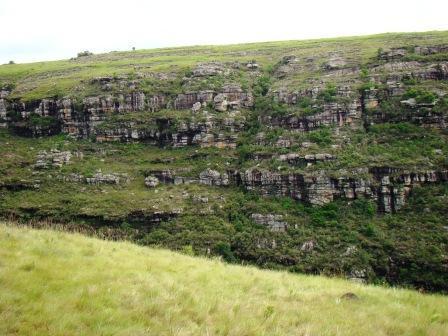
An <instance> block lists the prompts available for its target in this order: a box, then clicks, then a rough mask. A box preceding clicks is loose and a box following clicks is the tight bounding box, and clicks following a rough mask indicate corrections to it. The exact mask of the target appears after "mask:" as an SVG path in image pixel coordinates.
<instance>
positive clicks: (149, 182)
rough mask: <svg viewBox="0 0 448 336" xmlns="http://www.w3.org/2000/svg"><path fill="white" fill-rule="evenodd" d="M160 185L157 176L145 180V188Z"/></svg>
mask: <svg viewBox="0 0 448 336" xmlns="http://www.w3.org/2000/svg"><path fill="white" fill-rule="evenodd" d="M158 185H159V179H158V178H157V177H155V176H147V177H146V178H145V186H147V187H148V188H155V187H157V186H158Z"/></svg>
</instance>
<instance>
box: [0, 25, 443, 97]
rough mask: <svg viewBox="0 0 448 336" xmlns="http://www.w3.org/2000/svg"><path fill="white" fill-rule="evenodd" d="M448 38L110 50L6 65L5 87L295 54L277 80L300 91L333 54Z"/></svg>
mask: <svg viewBox="0 0 448 336" xmlns="http://www.w3.org/2000/svg"><path fill="white" fill-rule="evenodd" d="M447 36H448V32H446V31H433V32H424V33H390V34H379V35H370V36H358V37H343V38H326V39H316V40H303V41H277V42H263V43H247V44H237V45H223V46H192V47H180V48H163V49H150V50H137V51H132V52H131V51H128V52H109V53H105V54H98V55H93V56H88V57H81V58H76V59H72V60H60V61H51V62H36V63H27V64H12V65H1V66H0V86H1V85H3V84H14V85H15V89H14V90H13V92H12V97H20V98H22V99H23V100H24V101H30V100H35V99H41V98H44V97H54V96H63V95H73V96H78V97H79V96H84V95H89V94H95V93H97V92H95V90H94V89H93V88H92V87H90V86H89V85H88V81H89V80H90V79H92V78H94V77H98V76H115V75H120V76H122V75H125V76H135V75H136V74H140V75H143V76H146V75H151V74H154V73H161V72H163V73H175V74H177V75H178V76H180V77H182V76H184V75H185V73H186V72H188V71H189V70H190V69H191V68H193V67H194V66H195V65H196V64H197V63H199V62H210V61H218V62H235V61H237V62H241V63H244V62H248V61H251V60H253V59H255V60H256V61H257V62H258V63H259V64H260V65H261V66H262V67H263V69H265V70H266V69H269V68H270V67H273V66H275V64H277V63H278V62H279V60H280V59H281V57H283V56H285V55H291V54H293V55H296V56H297V57H298V58H299V60H300V65H301V67H302V68H303V69H302V71H300V72H299V73H295V74H293V75H292V76H288V77H287V78H285V79H282V80H278V81H276V82H275V83H274V84H273V86H274V88H280V87H292V88H294V89H297V88H299V87H305V86H306V85H307V84H306V81H305V80H313V79H316V78H318V77H320V76H322V71H321V66H322V65H323V64H324V62H325V61H326V60H327V59H328V57H329V53H330V52H334V51H335V50H338V51H339V54H340V55H341V56H342V57H344V58H345V59H346V61H347V64H348V66H351V67H357V66H360V65H362V64H365V63H366V62H368V61H371V59H372V58H374V57H375V55H376V53H377V50H378V48H383V49H387V48H393V47H407V46H414V45H421V46H425V45H437V44H443V43H446V40H447ZM308 57H312V58H313V62H312V64H311V65H312V66H310V63H307V61H306V59H307V58H308ZM356 76H357V75H356ZM343 77H344V78H342V77H341V78H340V79H342V80H343V81H345V80H348V79H349V78H346V77H347V76H343ZM352 77H353V76H352ZM350 79H351V80H353V78H350ZM330 80H334V78H330ZM92 90H93V91H92ZM184 90H189V88H187V87H186V88H184Z"/></svg>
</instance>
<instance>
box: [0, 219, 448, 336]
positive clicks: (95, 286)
mask: <svg viewBox="0 0 448 336" xmlns="http://www.w3.org/2000/svg"><path fill="white" fill-rule="evenodd" d="M347 292H354V293H355V294H356V295H357V296H358V297H359V300H344V299H340V297H341V296H342V295H343V294H344V293H347ZM447 333H448V298H446V297H443V296H438V295H422V294H419V293H417V292H413V291H409V290H397V289H385V288H380V287H374V286H363V285H359V284H355V283H351V282H347V281H343V280H337V279H326V278H323V277H312V276H298V275H292V274H288V273H281V272H273V271H261V270H257V269H255V268H251V267H239V266H230V265H226V264H224V263H222V262H219V261H217V260H207V259H200V258H193V257H189V256H185V255H180V254H176V253H173V252H168V251H165V250H157V249H149V248H144V247H138V246H136V245H132V244H130V243H125V242H107V241H101V240H97V239H92V238H86V237H84V236H81V235H76V234H67V233H62V232H55V231H36V230H31V229H24V228H16V227H13V226H10V225H7V224H4V223H3V224H0V334H1V335H238V336H242V335H446V334H447Z"/></svg>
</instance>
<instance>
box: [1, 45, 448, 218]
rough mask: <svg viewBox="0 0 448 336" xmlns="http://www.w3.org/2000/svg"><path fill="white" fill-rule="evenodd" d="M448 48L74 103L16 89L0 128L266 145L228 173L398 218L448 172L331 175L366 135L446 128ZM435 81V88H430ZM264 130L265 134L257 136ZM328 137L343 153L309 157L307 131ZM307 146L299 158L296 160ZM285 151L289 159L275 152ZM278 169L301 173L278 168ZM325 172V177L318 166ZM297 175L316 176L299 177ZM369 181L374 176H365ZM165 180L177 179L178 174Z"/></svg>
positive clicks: (6, 91) (95, 86)
mask: <svg viewBox="0 0 448 336" xmlns="http://www.w3.org/2000/svg"><path fill="white" fill-rule="evenodd" d="M446 50H447V47H446V45H434V46H414V47H413V49H410V48H408V47H394V48H391V49H390V50H385V51H384V50H382V51H381V52H379V53H378V54H377V55H376V56H372V58H371V60H370V61H369V62H367V64H359V63H357V64H353V61H351V60H348V59H346V57H347V56H346V55H344V54H343V53H338V52H334V51H333V52H330V53H328V54H326V55H325V56H324V60H323V63H322V64H323V65H319V64H318V63H319V62H318V61H317V60H316V57H315V56H313V55H308V56H307V57H303V55H302V56H296V55H293V54H292V55H287V56H281V57H280V59H279V60H278V61H277V63H274V67H273V69H271V70H265V69H264V68H263V66H260V65H259V64H258V63H257V61H255V60H254V61H251V62H247V63H245V62H238V61H235V62H216V61H215V62H203V63H198V64H196V65H195V66H194V67H193V68H192V70H191V71H189V72H186V73H183V74H182V73H159V74H154V73H149V74H139V75H138V76H137V78H130V77H129V76H103V77H96V78H92V79H91V80H89V81H87V82H86V83H84V85H86V86H88V87H90V88H91V89H90V91H97V92H98V94H97V95H78V96H77V95H70V94H68V95H66V96H65V97H62V98H43V99H40V100H39V99H34V100H30V101H25V100H23V99H20V97H17V96H16V95H11V94H12V93H14V90H11V88H8V87H4V88H3V89H2V91H1V95H0V118H1V122H2V123H1V124H0V125H1V126H2V127H4V128H9V129H11V130H12V131H13V132H15V133H16V134H19V135H24V136H33V137H37V136H50V135H55V134H59V133H63V134H68V135H69V136H72V137H74V138H77V139H94V140H96V141H98V142H111V141H112V142H114V141H119V142H135V141H137V142H144V143H146V144H149V145H157V146H162V147H167V146H169V147H172V148H178V147H189V146H193V147H194V146H198V147H202V148H206V147H217V148H229V149H239V148H240V147H239V146H241V144H242V143H244V142H246V143H247V145H249V146H253V145H255V146H258V147H260V146H261V147H262V148H260V149H262V151H263V152H264V153H255V154H251V155H249V157H252V158H256V160H253V161H254V163H253V164H254V166H253V167H252V168H250V169H242V168H241V167H238V164H236V165H235V163H232V164H231V165H232V166H233V167H232V169H231V170H229V169H228V168H229V167H218V168H219V170H223V169H224V170H225V171H226V174H229V179H230V181H232V184H234V185H239V186H243V187H244V188H245V189H247V190H255V191H258V192H260V193H261V194H263V195H270V196H289V197H291V198H293V199H296V200H299V201H303V202H308V203H310V204H315V205H322V204H326V203H328V202H331V201H333V200H334V199H337V198H345V199H354V198H358V197H361V196H362V197H369V198H372V199H373V200H375V201H376V202H377V203H378V209H379V210H380V211H385V212H391V211H392V212H393V211H395V210H398V209H399V208H400V207H401V206H402V205H403V204H404V203H405V199H406V195H407V194H408V193H409V192H410V190H411V189H412V186H413V185H415V184H416V183H418V184H420V183H433V182H443V181H446V165H444V164H442V165H440V166H439V167H434V164H429V165H427V166H424V165H420V167H415V168H412V169H410V168H406V167H403V168H394V165H393V164H391V165H388V163H387V162H384V163H382V162H378V163H377V164H375V165H369V166H370V167H365V166H363V165H361V164H360V165H359V166H358V167H357V168H356V169H351V170H350V169H349V170H347V169H345V168H344V167H342V169H341V168H338V169H332V168H330V169H327V168H325V164H327V165H330V166H331V164H330V163H328V162H329V161H333V162H338V160H339V159H338V156H339V155H338V152H340V150H338V148H339V149H340V148H342V149H343V148H344V146H345V144H346V143H347V142H348V143H350V142H351V137H352V136H353V134H354V132H366V133H367V134H368V133H369V132H370V131H371V128H372V127H375V126H376V125H379V124H391V123H392V124H394V123H396V124H400V123H410V124H414V125H418V126H419V127H427V128H431V129H438V130H441V131H444V130H445V129H446V122H447V118H448V111H447V106H448V103H447V98H446V94H447V92H446V91H445V90H444V89H443V85H444V83H445V81H446V80H447V79H448V62H447V61H445V60H443V59H444V58H443V57H444V55H445V53H446ZM434 56H440V59H441V61H434ZM413 57H414V58H415V60H413V59H412V58H413ZM425 57H427V58H428V59H425ZM310 72H311V73H313V72H319V73H320V74H321V75H320V77H314V78H312V79H310V78H307V79H305V80H303V82H302V83H300V86H301V88H300V89H294V85H291V84H290V83H289V82H288V80H291V79H293V78H296V77H297V76H299V78H300V76H302V75H304V74H307V75H309V73H310ZM148 78H149V79H148ZM238 78H239V80H238ZM148 81H150V82H151V81H155V83H156V84H159V85H160V86H163V87H164V88H165V87H166V86H167V85H168V87H169V86H170V85H171V86H174V85H180V89H181V90H180V91H182V92H179V90H177V91H178V92H175V91H173V92H170V93H164V92H162V91H166V88H165V89H164V90H160V91H159V90H158V88H159V87H158V86H157V85H154V83H152V82H151V84H152V85H153V88H152V90H148V88H147V86H146V85H147V83H148ZM239 81H240V82H239ZM167 83H168V84H167ZM431 83H434V85H433V89H429V90H428V89H427V87H428V86H430V84H431ZM420 84H424V86H422V85H420ZM194 88H196V90H194ZM11 91H13V92H11ZM254 123H255V124H257V125H258V133H256V134H255V136H254V134H253V131H252V130H253V129H254V126H253V125H254ZM322 129H328V130H329V131H330V134H333V135H330V137H333V139H329V140H328V141H327V140H325V141H327V142H330V143H331V142H332V141H335V143H334V144H331V148H332V152H333V154H331V153H330V154H328V153H327V154H325V156H323V157H322V154H319V153H316V151H315V148H314V150H313V143H312V142H309V143H310V144H311V145H310V146H311V148H309V147H310V146H306V145H305V144H306V143H307V142H303V143H300V142H299V141H297V137H298V136H299V137H300V134H305V135H306V134H314V133H313V132H320V130H322ZM266 132H268V133H270V134H272V133H276V135H275V136H274V137H276V138H277V140H276V141H275V142H273V141H272V140H273V139H268V140H267V139H266ZM280 133H281V135H277V134H280ZM248 134H250V135H249V137H248ZM324 147H325V146H324ZM297 148H299V151H298V152H296V153H294V152H291V151H292V150H293V149H297ZM300 148H301V149H300ZM277 150H281V151H282V153H283V154H280V155H279V154H275V152H276V151H277ZM353 150H355V149H353ZM288 151H289V152H288ZM442 155H444V154H443V151H442ZM321 157H322V158H324V159H321ZM269 160H270V161H271V162H272V161H276V162H278V163H279V167H277V168H280V167H281V168H282V169H283V170H284V169H286V170H291V172H287V171H286V172H284V171H276V170H275V169H273V167H270V168H269V167H266V165H265V163H266V162H267V161H269ZM439 161H440V160H439ZM321 163H322V164H324V166H323V169H317V168H316V169H313V168H312V167H314V166H317V167H318V166H319V165H321ZM392 163H393V162H392ZM247 164H250V160H248V162H247V163H245V165H246V166H247ZM260 164H261V167H259V166H260ZM297 167H298V168H299V170H300V169H302V170H303V169H304V170H303V171H299V172H294V168H297ZM382 167H385V168H382ZM229 171H231V173H228V172H229ZM388 171H389V172H388ZM391 171H393V172H394V174H393V175H394V176H392V174H391V173H390V172H391ZM353 172H355V173H353ZM379 172H382V173H381V174H380V173H379ZM366 174H367V175H368V177H367V178H363V177H360V176H362V175H366ZM73 176H77V175H76V174H75V175H72V177H71V178H66V179H68V180H70V179H71V180H73V179H75V178H74V177H73ZM197 179H198V181H204V177H200V176H198V177H197ZM162 180H163V181H170V182H174V181H175V179H174V178H171V177H170V178H168V177H167V176H166V177H163V176H162ZM184 180H185V179H184V178H183V177H178V178H177V181H184ZM186 180H188V179H186ZM207 181H209V182H207V183H206V184H207V185H210V186H213V185H228V184H229V183H228V182H226V183H224V182H222V183H221V182H219V183H218V182H217V181H215V180H213V178H210V179H208V180H207ZM226 181H227V180H226Z"/></svg>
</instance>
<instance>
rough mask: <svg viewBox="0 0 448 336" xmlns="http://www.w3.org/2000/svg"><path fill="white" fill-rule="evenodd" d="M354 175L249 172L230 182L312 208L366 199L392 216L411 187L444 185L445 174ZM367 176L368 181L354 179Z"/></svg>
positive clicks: (373, 172) (386, 171)
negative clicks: (431, 184)
mask: <svg viewBox="0 0 448 336" xmlns="http://www.w3.org/2000/svg"><path fill="white" fill-rule="evenodd" d="M354 173H355V174H354V175H350V176H340V177H338V178H335V177H330V176H329V174H328V173H327V172H325V171H320V172H318V173H317V174H313V175H304V174H298V173H286V174H285V173H279V172H271V171H267V170H259V169H249V170H246V171H244V172H241V173H240V172H233V173H232V174H231V175H230V176H231V180H232V182H233V183H236V184H240V185H242V186H243V187H245V188H246V189H248V190H254V191H258V192H260V193H261V194H262V195H266V196H268V195H269V196H289V197H292V198H294V199H296V200H300V201H303V202H307V203H310V204H312V205H324V204H327V203H329V202H331V201H333V200H335V199H337V198H345V199H356V198H358V197H361V196H363V197H367V198H371V199H374V200H376V201H377V203H378V210H379V211H382V212H394V211H396V210H398V209H400V208H401V207H402V206H403V205H404V204H405V200H406V197H407V195H408V194H409V192H410V190H411V189H412V187H414V186H416V185H420V184H427V183H437V182H443V181H448V171H447V170H442V171H422V172H406V171H402V170H396V169H392V168H372V169H370V170H368V169H358V171H356V172H354ZM359 174H363V175H365V174H370V176H371V177H370V178H361V177H356V175H358V176H359Z"/></svg>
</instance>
